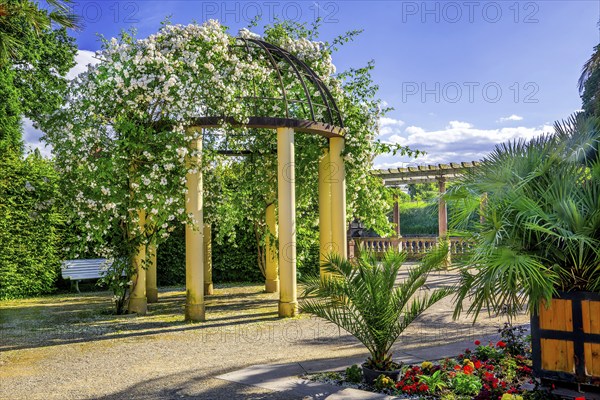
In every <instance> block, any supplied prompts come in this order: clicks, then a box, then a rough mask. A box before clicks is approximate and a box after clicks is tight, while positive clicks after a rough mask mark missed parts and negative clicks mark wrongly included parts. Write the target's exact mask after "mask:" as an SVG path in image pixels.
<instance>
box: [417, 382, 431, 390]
mask: <svg viewBox="0 0 600 400" xmlns="http://www.w3.org/2000/svg"><path fill="white" fill-rule="evenodd" d="M419 390H420V391H421V392H426V391H428V390H429V386H427V385H426V384H424V383H422V384H421V385H420V386H419Z"/></svg>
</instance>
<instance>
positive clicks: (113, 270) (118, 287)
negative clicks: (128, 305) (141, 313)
mask: <svg viewBox="0 0 600 400" xmlns="http://www.w3.org/2000/svg"><path fill="white" fill-rule="evenodd" d="M131 270H132V264H131V262H130V260H127V259H122V258H118V259H116V260H114V261H113V263H112V264H111V265H110V267H108V268H107V270H106V273H105V274H104V276H102V278H100V279H99V280H98V284H99V285H102V286H105V287H107V288H108V289H109V290H110V291H112V292H113V294H114V297H113V300H114V302H115V310H116V312H117V314H119V315H120V314H124V313H125V302H126V300H127V296H128V292H129V285H130V282H129V276H131V275H132V273H133V271H131Z"/></svg>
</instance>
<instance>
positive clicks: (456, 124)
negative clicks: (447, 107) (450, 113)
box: [446, 121, 473, 129]
mask: <svg viewBox="0 0 600 400" xmlns="http://www.w3.org/2000/svg"><path fill="white" fill-rule="evenodd" d="M472 127H473V125H471V124H470V123H468V122H460V121H450V122H449V125H448V126H447V127H446V129H469V128H472Z"/></svg>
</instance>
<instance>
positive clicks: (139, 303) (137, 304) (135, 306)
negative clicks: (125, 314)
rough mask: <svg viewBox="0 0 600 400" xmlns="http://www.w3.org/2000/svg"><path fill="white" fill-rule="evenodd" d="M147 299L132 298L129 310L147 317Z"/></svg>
mask: <svg viewBox="0 0 600 400" xmlns="http://www.w3.org/2000/svg"><path fill="white" fill-rule="evenodd" d="M147 304H148V303H147V302H146V298H145V297H130V298H129V306H128V308H127V310H128V311H129V312H130V313H136V314H138V315H146V312H147V311H148V306H147Z"/></svg>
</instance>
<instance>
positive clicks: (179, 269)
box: [156, 225, 215, 286]
mask: <svg viewBox="0 0 600 400" xmlns="http://www.w3.org/2000/svg"><path fill="white" fill-rule="evenodd" d="M214 253H215V246H214V244H213V258H214ZM156 279H157V283H158V286H177V285H185V225H178V226H177V228H176V229H175V230H174V231H173V233H172V234H171V236H169V237H168V238H167V240H166V241H165V242H164V243H163V244H161V245H160V246H158V249H157V257H156Z"/></svg>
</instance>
